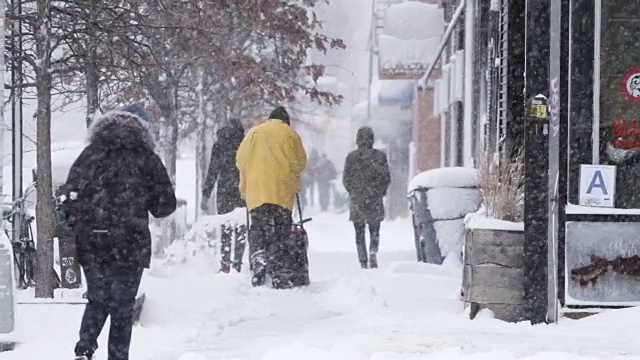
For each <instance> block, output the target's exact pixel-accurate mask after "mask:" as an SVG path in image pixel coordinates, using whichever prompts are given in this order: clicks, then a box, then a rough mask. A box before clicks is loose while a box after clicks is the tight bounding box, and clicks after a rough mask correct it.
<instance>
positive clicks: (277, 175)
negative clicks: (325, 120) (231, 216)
mask: <svg viewBox="0 0 640 360" xmlns="http://www.w3.org/2000/svg"><path fill="white" fill-rule="evenodd" d="M236 165H237V167H238V170H239V171H240V185H239V187H240V194H241V195H242V198H243V199H244V200H245V201H246V204H247V209H248V210H249V214H250V216H251V228H250V238H249V252H250V263H251V269H252V273H253V274H252V278H251V283H252V285H253V286H262V285H264V284H265V281H266V275H267V269H268V268H275V267H278V266H277V265H278V264H277V262H281V261H283V259H277V258H275V256H276V255H275V253H276V252H277V246H278V244H279V243H282V242H283V241H285V240H286V239H287V238H288V237H289V236H290V233H291V226H292V211H293V207H294V204H295V197H296V193H298V192H299V191H300V190H301V188H302V172H303V171H304V168H305V167H306V165H307V154H306V152H305V150H304V146H303V145H302V139H300V135H298V133H297V132H296V131H295V130H294V129H293V128H292V127H291V123H290V117H289V114H288V113H287V111H286V110H285V109H284V108H283V107H278V108H276V109H275V110H273V111H272V112H271V114H270V115H269V120H268V121H266V122H265V123H263V124H261V125H258V126H256V127H254V128H252V129H251V130H250V131H249V132H248V133H247V135H246V136H245V138H244V140H243V141H242V143H241V144H240V148H238V152H237V154H236Z"/></svg>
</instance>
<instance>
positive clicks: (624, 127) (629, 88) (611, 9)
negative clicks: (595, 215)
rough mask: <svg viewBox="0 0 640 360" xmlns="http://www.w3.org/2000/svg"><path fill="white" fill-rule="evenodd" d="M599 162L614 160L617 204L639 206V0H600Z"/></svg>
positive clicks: (631, 206) (608, 162) (612, 161)
mask: <svg viewBox="0 0 640 360" xmlns="http://www.w3.org/2000/svg"><path fill="white" fill-rule="evenodd" d="M601 24H602V29H601V44H602V45H601V46H600V50H601V51H600V65H601V66H600V69H601V70H600V89H601V93H600V114H599V115H600V116H599V122H600V126H599V128H600V131H599V134H598V135H599V136H598V138H599V139H600V144H599V147H600V162H601V163H603V164H611V165H616V166H617V182H618V186H616V190H617V191H616V207H620V208H634V209H635V208H640V42H639V41H638V36H639V35H640V2H637V1H627V0H603V1H602V18H601Z"/></svg>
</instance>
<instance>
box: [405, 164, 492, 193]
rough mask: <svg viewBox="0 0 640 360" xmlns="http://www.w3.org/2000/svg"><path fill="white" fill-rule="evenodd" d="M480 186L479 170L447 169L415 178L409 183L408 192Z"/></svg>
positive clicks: (465, 168)
mask: <svg viewBox="0 0 640 360" xmlns="http://www.w3.org/2000/svg"><path fill="white" fill-rule="evenodd" d="M479 186H480V174H479V172H478V169H475V168H471V167H445V168H438V169H432V170H427V171H424V172H421V173H420V174H418V175H416V176H414V178H413V179H412V180H411V182H410V183H409V187H408V189H407V192H408V193H410V192H412V191H414V190H416V189H421V188H423V189H433V188H443V187H447V188H464V187H479Z"/></svg>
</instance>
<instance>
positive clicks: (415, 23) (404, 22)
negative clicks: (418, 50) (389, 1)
mask: <svg viewBox="0 0 640 360" xmlns="http://www.w3.org/2000/svg"><path fill="white" fill-rule="evenodd" d="M444 27H445V25H444V12H443V10H442V9H438V6H437V5H434V4H425V3H422V2H419V1H407V2H404V3H400V4H396V5H392V6H390V7H389V8H388V9H387V11H386V13H385V19H384V33H385V34H386V35H389V36H393V37H396V38H398V39H403V40H414V39H415V40H425V39H430V38H438V39H439V38H440V37H441V36H442V33H443V31H444Z"/></svg>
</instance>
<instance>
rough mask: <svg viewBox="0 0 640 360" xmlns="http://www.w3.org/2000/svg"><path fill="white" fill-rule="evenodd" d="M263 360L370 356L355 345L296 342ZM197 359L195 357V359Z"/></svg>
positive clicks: (364, 359) (353, 359)
mask: <svg viewBox="0 0 640 360" xmlns="http://www.w3.org/2000/svg"><path fill="white" fill-rule="evenodd" d="M261 359H262V360H298V359H305V360H367V359H368V357H365V355H364V354H363V353H362V352H361V351H360V350H359V349H358V348H357V347H355V346H353V345H348V344H344V345H341V344H338V345H335V346H334V347H333V348H332V349H331V350H329V351H326V350H321V349H317V348H313V347H309V346H306V345H304V344H303V343H300V342H296V343H294V344H293V345H291V346H288V347H275V348H272V349H270V350H268V351H267V353H266V354H265V355H264V356H263V357H262V358H261ZM194 360H195V359H194Z"/></svg>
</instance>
